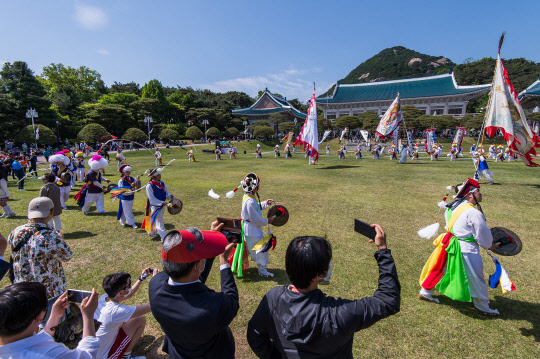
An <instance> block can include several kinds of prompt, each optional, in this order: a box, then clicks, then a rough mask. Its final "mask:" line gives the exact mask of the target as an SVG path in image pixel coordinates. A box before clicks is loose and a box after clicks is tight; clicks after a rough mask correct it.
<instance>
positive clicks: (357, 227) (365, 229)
mask: <svg viewBox="0 0 540 359" xmlns="http://www.w3.org/2000/svg"><path fill="white" fill-rule="evenodd" d="M354 231H355V232H358V233H360V234H362V235H364V236H366V237H368V238H369V239H375V236H376V235H377V232H376V231H375V228H374V227H371V225H369V224H367V223H366V222H363V221H361V220H359V219H356V218H355V219H354Z"/></svg>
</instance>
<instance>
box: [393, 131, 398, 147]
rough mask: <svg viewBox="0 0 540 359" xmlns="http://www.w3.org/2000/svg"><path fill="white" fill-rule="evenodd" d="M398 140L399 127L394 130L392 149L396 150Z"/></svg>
mask: <svg viewBox="0 0 540 359" xmlns="http://www.w3.org/2000/svg"><path fill="white" fill-rule="evenodd" d="M398 139H399V126H398V127H396V130H395V131H394V147H396V148H397V146H398Z"/></svg>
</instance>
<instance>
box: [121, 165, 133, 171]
mask: <svg viewBox="0 0 540 359" xmlns="http://www.w3.org/2000/svg"><path fill="white" fill-rule="evenodd" d="M131 170H132V168H131V166H130V165H122V166H120V168H119V169H118V172H120V173H124V172H125V171H129V172H131Z"/></svg>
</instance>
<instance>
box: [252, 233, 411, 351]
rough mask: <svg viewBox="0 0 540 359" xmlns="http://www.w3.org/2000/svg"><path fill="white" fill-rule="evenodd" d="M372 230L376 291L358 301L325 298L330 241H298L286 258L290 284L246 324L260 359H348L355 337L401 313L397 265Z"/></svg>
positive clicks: (268, 299) (279, 289)
mask: <svg viewBox="0 0 540 359" xmlns="http://www.w3.org/2000/svg"><path fill="white" fill-rule="evenodd" d="M371 227H374V228H375V231H376V235H375V239H374V240H373V239H372V240H370V241H369V242H375V245H376V246H377V251H376V252H375V259H376V260H377V264H378V266H379V287H378V289H377V290H376V291H375V293H374V294H373V296H372V297H366V298H362V299H356V300H348V299H342V298H333V297H329V296H326V294H325V293H323V292H322V291H321V290H320V289H318V283H320V282H321V281H323V278H324V277H325V276H326V273H327V271H328V269H329V264H330V260H331V259H332V247H331V246H330V243H329V242H328V241H327V240H326V239H324V238H320V237H314V236H305V237H296V238H295V239H293V240H292V241H291V243H290V244H289V246H288V248H287V252H286V254H285V266H286V270H287V275H288V276H289V280H290V281H291V284H289V285H284V286H281V287H276V288H273V289H271V290H270V291H269V292H268V293H266V295H265V296H264V297H263V299H262V301H261V303H260V304H259V307H258V308H257V310H256V311H255V313H254V314H253V317H252V318H251V320H250V321H249V323H248V328H247V340H248V343H249V346H250V347H251V349H252V350H253V352H254V353H255V354H256V355H257V356H258V357H259V358H304V357H305V358H308V357H309V358H352V357H353V356H352V345H353V336H354V333H355V332H357V331H359V330H362V329H364V328H367V327H369V326H371V325H372V324H374V323H375V322H377V321H379V320H381V319H383V318H385V317H388V316H390V315H392V314H395V313H397V312H399V307H400V291H401V286H400V284H399V280H398V276H397V272H396V266H395V264H394V259H393V258H392V254H391V252H390V250H389V249H388V248H387V247H386V234H385V233H384V231H383V229H382V228H381V226H379V225H377V224H373V225H371Z"/></svg>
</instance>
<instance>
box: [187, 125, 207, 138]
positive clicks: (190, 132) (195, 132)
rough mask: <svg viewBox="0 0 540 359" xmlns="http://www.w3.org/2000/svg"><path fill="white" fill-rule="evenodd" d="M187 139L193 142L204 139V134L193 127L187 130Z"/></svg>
mask: <svg viewBox="0 0 540 359" xmlns="http://www.w3.org/2000/svg"><path fill="white" fill-rule="evenodd" d="M186 137H188V138H191V139H192V140H198V139H199V138H203V137H204V133H203V132H202V131H201V130H200V128H198V127H197V126H191V127H189V128H188V129H187V130H186Z"/></svg>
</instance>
